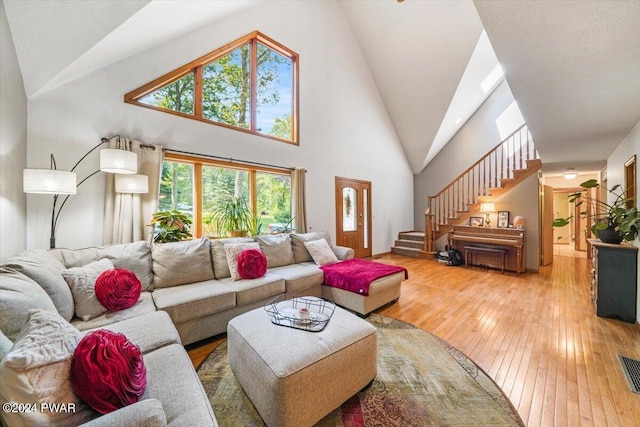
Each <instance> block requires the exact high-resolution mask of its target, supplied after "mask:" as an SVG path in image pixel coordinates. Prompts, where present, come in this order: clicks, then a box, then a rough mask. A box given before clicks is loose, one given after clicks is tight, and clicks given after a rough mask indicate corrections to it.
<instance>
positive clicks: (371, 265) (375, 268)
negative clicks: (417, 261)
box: [320, 258, 409, 296]
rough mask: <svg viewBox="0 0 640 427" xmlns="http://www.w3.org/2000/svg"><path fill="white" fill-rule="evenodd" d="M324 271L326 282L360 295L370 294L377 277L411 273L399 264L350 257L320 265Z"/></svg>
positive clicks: (407, 276) (406, 276) (405, 276)
mask: <svg viewBox="0 0 640 427" xmlns="http://www.w3.org/2000/svg"><path fill="white" fill-rule="evenodd" d="M320 268H321V269H322V271H324V284H325V285H327V286H332V287H334V288H340V289H344V290H345V291H351V292H355V293H357V294H360V295H365V296H367V295H369V285H370V284H371V282H373V281H374V280H376V279H379V278H381V277H384V276H389V275H390V274H394V273H398V272H400V271H404V278H405V279H408V278H409V273H408V272H407V269H406V268H404V267H400V266H398V265H389V264H381V263H379V262H373V261H367V260H364V259H357V258H354V259H348V260H346V261H341V262H334V263H333V264H326V265H322V266H320Z"/></svg>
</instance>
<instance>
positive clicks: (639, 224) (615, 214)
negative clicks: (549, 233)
mask: <svg viewBox="0 0 640 427" xmlns="http://www.w3.org/2000/svg"><path fill="white" fill-rule="evenodd" d="M599 185H600V184H598V181H597V180H595V179H590V180H588V181H585V182H583V183H582V184H580V187H582V190H580V191H576V192H575V193H572V194H570V195H569V202H570V203H575V204H576V206H581V205H585V206H587V209H585V210H583V211H582V212H580V215H581V217H583V218H587V217H588V218H591V222H592V226H591V231H592V232H593V234H595V235H596V236H597V235H598V232H599V231H602V230H605V229H606V228H608V227H612V228H613V229H615V231H616V232H617V233H618V235H620V237H622V238H623V239H624V240H626V241H628V242H631V241H634V240H635V239H636V237H638V232H639V231H640V212H639V211H638V208H637V207H635V206H634V207H631V208H628V207H627V202H628V201H630V200H632V199H630V198H627V197H625V194H624V191H623V190H622V187H621V186H620V185H615V186H613V187H612V188H611V189H610V190H609V189H607V188H604V187H602V188H603V189H604V190H607V191H608V192H609V194H611V195H613V201H612V202H611V203H609V202H605V201H603V200H600V199H598V198H596V197H592V196H591V191H590V190H591V189H592V188H597V187H598V186H599ZM585 202H587V203H586V204H585ZM590 205H591V206H596V207H600V209H596V213H594V212H590V211H589V210H588V207H589V206H590ZM599 210H601V211H602V212H600V213H597V212H598V211H599ZM572 218H573V216H569V217H567V218H556V219H554V220H553V226H554V227H564V226H565V225H567V224H569V223H570V221H571V219H572Z"/></svg>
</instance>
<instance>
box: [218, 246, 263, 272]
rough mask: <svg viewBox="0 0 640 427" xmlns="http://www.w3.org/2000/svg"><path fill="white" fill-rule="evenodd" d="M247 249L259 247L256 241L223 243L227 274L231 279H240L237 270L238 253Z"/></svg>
mask: <svg viewBox="0 0 640 427" xmlns="http://www.w3.org/2000/svg"><path fill="white" fill-rule="evenodd" d="M247 249H258V250H259V249H260V246H259V245H258V243H257V242H250V243H227V244H226V245H224V252H225V254H226V255H227V264H228V265H229V275H230V277H231V278H232V279H233V280H240V279H242V277H240V273H239V272H238V255H240V252H242V251H245V250H247Z"/></svg>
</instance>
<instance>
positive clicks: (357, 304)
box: [322, 271, 406, 317]
mask: <svg viewBox="0 0 640 427" xmlns="http://www.w3.org/2000/svg"><path fill="white" fill-rule="evenodd" d="M405 278H406V273H405V272H404V271H402V272H398V273H394V274H391V275H389V276H385V277H381V278H379V279H376V280H374V281H373V282H371V284H370V285H369V295H366V296H365V295H360V294H357V293H355V292H351V291H346V290H344V289H340V288H334V287H331V286H327V285H322V298H324V299H327V300H329V301H333V302H335V303H336V304H338V305H339V306H341V307H345V308H348V309H349V310H352V311H355V312H356V313H358V314H359V315H361V316H363V317H364V316H367V315H368V314H369V313H371V312H372V311H373V310H375V309H376V308H379V307H382V306H383V305H385V304H388V303H390V302H395V301H397V300H398V298H400V288H401V285H402V281H403V280H405Z"/></svg>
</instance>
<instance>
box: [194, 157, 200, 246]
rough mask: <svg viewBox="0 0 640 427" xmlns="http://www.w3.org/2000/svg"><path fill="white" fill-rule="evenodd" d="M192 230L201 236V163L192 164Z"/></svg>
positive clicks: (196, 235)
mask: <svg viewBox="0 0 640 427" xmlns="http://www.w3.org/2000/svg"><path fill="white" fill-rule="evenodd" d="M193 231H194V233H193V234H194V237H198V238H199V237H202V163H194V164H193Z"/></svg>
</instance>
